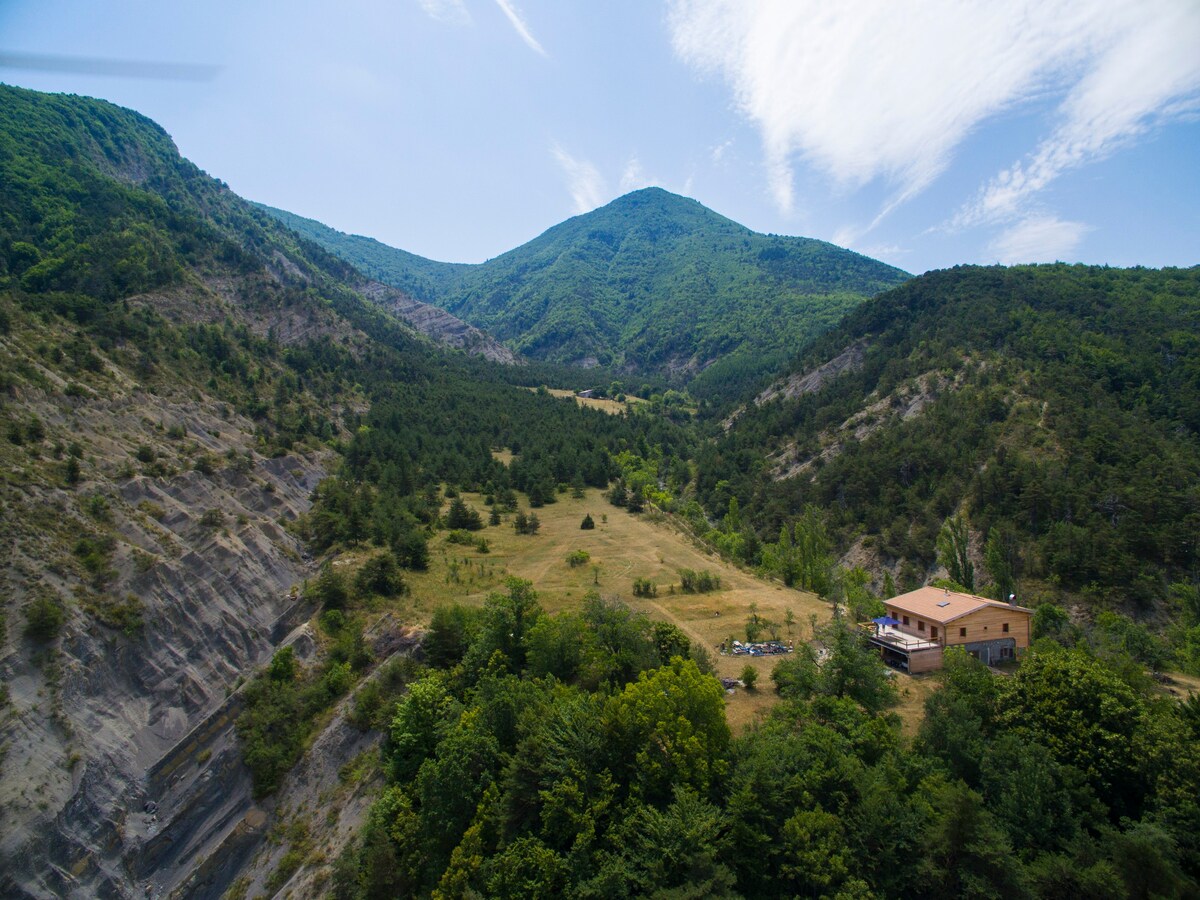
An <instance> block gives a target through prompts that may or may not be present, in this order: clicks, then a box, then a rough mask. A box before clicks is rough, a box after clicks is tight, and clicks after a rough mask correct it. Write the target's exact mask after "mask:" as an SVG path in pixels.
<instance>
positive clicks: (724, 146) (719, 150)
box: [709, 138, 733, 163]
mask: <svg viewBox="0 0 1200 900" xmlns="http://www.w3.org/2000/svg"><path fill="white" fill-rule="evenodd" d="M732 146H733V138H730V139H729V140H727V141H725V142H723V143H720V144H717V145H716V146H715V147H713V148H712V150H710V151H709V157H710V158H711V159H712V161H713V163H719V162H720V161H721V160H722V159H723V158H724V157H725V151H726V150H728V149H729V148H730V147H732Z"/></svg>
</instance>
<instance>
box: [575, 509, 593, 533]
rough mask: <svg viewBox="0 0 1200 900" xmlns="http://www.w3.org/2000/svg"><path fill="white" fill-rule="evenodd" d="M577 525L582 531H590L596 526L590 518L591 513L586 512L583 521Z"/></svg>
mask: <svg viewBox="0 0 1200 900" xmlns="http://www.w3.org/2000/svg"><path fill="white" fill-rule="evenodd" d="M579 527H580V528H581V529H582V530H583V531H591V530H592V529H593V528H595V527H596V523H595V522H594V521H593V520H592V514H591V513H588V514H587V515H586V516H584V517H583V521H582V522H580V523H579Z"/></svg>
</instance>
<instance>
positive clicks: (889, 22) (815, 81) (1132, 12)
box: [668, 0, 1200, 230]
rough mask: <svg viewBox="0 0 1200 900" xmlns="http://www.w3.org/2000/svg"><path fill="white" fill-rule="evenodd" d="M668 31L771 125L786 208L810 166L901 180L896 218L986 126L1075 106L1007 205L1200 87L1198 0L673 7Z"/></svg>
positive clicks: (854, 178) (775, 171)
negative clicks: (1040, 105)
mask: <svg viewBox="0 0 1200 900" xmlns="http://www.w3.org/2000/svg"><path fill="white" fill-rule="evenodd" d="M668 21H669V25H670V29H671V37H672V43H673V46H674V49H675V52H676V54H677V55H678V56H679V57H680V58H681V59H683V60H684V61H686V62H688V63H689V64H691V65H693V66H695V67H697V68H699V69H701V70H704V71H708V72H712V73H715V74H717V75H719V76H720V77H722V78H724V79H725V80H726V81H727V82H728V83H729V84H730V86H731V88H732V90H733V93H734V97H735V102H736V104H737V107H738V108H739V109H740V111H741V112H742V113H743V114H744V115H745V116H746V117H748V118H749V119H750V120H751V121H752V122H753V123H754V124H755V125H756V126H757V128H758V130H759V133H760V135H761V138H762V142H763V150H764V156H765V168H766V171H767V178H768V182H769V184H770V187H771V191H772V193H773V195H774V198H775V201H776V204H777V205H778V206H779V207H780V208H781V209H782V210H784V211H790V210H791V208H792V206H793V202H794V200H793V193H794V191H793V166H794V165H795V164H796V163H797V162H801V163H804V164H806V165H809V166H812V167H815V168H816V169H818V170H819V171H821V172H824V173H826V174H827V175H829V176H831V177H832V178H833V179H834V180H835V181H836V182H838V183H839V185H841V186H842V187H849V188H854V187H859V186H862V185H864V184H866V183H868V182H870V181H873V180H875V179H884V180H886V181H887V182H888V183H890V184H891V185H893V187H894V189H895V194H894V196H893V197H892V199H891V200H890V201H888V203H887V204H886V205H885V208H884V210H883V212H882V214H881V215H886V214H887V212H888V211H890V209H892V208H894V207H895V206H896V205H898V204H900V203H903V202H904V201H906V200H908V199H909V198H911V197H912V196H914V195H916V194H917V193H919V192H920V191H922V190H923V189H924V188H926V187H927V186H928V185H929V184H930V183H931V182H932V181H933V180H934V179H936V178H937V177H938V175H940V174H941V172H942V171H943V170H944V169H945V167H946V166H947V165H948V163H949V162H950V160H951V159H952V157H953V155H954V151H955V149H956V148H957V147H958V146H959V145H960V144H961V142H962V141H963V140H964V139H965V138H966V137H967V136H968V135H970V134H971V132H972V131H973V130H975V129H976V128H978V127H979V126H980V125H981V124H982V123H984V122H985V121H987V120H988V119H990V118H992V117H994V116H996V115H997V114H999V113H1002V112H1005V111H1009V110H1011V109H1012V108H1013V107H1015V106H1017V105H1019V104H1022V103H1025V102H1028V101H1030V100H1033V99H1045V98H1046V97H1047V96H1049V97H1063V98H1064V99H1062V101H1061V104H1060V105H1059V107H1058V109H1057V112H1056V113H1055V116H1056V119H1057V122H1056V124H1055V126H1054V131H1053V134H1052V136H1051V137H1049V138H1047V139H1046V140H1045V141H1044V142H1043V144H1042V145H1041V147H1039V148H1038V150H1037V151H1036V152H1035V153H1034V155H1033V158H1032V159H1031V160H1030V161H1029V162H1028V163H1027V164H1024V165H1018V166H1014V167H1013V168H1012V169H1010V170H1009V171H1008V172H1006V173H1002V175H1001V176H1000V177H999V178H998V179H997V181H996V191H995V192H994V193H995V196H994V197H993V196H991V195H990V194H989V196H988V197H987V198H985V199H986V201H987V203H988V204H990V205H993V206H1000V205H1003V204H1004V203H1005V202H1006V201H1005V200H1004V195H1005V194H1007V195H1015V196H1016V199H1017V200H1020V199H1022V198H1024V197H1027V196H1029V195H1030V194H1032V193H1033V192H1035V191H1037V190H1040V188H1041V187H1044V186H1045V185H1046V184H1047V183H1049V181H1050V180H1052V179H1053V178H1054V177H1055V176H1056V175H1057V174H1058V173H1060V172H1062V171H1065V170H1066V169H1067V168H1069V167H1071V166H1075V165H1080V164H1083V163H1085V162H1087V161H1089V160H1092V159H1095V158H1096V157H1097V156H1100V155H1103V154H1104V153H1107V152H1110V151H1111V149H1112V148H1113V147H1115V146H1118V145H1119V143H1120V142H1121V141H1122V140H1128V139H1130V138H1133V137H1135V136H1136V135H1137V134H1139V133H1140V132H1141V131H1143V130H1145V128H1147V127H1148V125H1149V123H1150V122H1151V121H1153V119H1154V117H1155V116H1169V115H1172V114H1173V113H1175V112H1176V111H1177V110H1178V108H1179V103H1180V101H1181V100H1185V99H1187V98H1189V97H1190V98H1194V97H1195V94H1196V92H1197V90H1200V50H1198V49H1197V48H1200V3H1197V2H1196V0H1140V2H1138V3H1130V2H1128V0H1006V2H1000V0H992V2H968V0H906V2H902V0H861V2H855V3H829V2H824V0H762V2H758V3H744V2H741V0H674V2H673V3H672V5H671V8H670V12H669V17H668ZM876 221H878V219H877V220H876ZM873 224H874V223H873ZM868 230H869V229H868Z"/></svg>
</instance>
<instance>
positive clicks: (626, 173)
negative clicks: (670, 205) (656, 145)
mask: <svg viewBox="0 0 1200 900" xmlns="http://www.w3.org/2000/svg"><path fill="white" fill-rule="evenodd" d="M657 184H658V181H657V180H655V179H653V178H651V177H650V176H648V175H647V174H646V170H645V169H643V168H642V161H641V160H640V159H638V158H637V157H636V156H631V157H629V161H628V162H627V163H625V169H624V170H623V171H622V172H621V193H622V194H628V193H629V192H630V191H636V190H639V189H640V188H644V187H653V186H655V185H657Z"/></svg>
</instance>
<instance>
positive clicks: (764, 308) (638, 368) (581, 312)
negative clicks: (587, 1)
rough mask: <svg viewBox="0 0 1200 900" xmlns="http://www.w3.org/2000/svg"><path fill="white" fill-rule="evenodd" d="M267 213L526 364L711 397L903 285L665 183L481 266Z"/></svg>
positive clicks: (865, 264)
mask: <svg viewBox="0 0 1200 900" xmlns="http://www.w3.org/2000/svg"><path fill="white" fill-rule="evenodd" d="M270 211H271V212H272V213H273V214H275V215H278V216H280V217H281V219H282V220H283V221H284V222H285V223H286V224H288V225H289V226H290V227H293V228H295V229H296V230H297V231H298V232H299V233H301V234H304V235H305V236H306V237H308V238H310V239H312V240H314V241H316V242H318V243H320V244H321V245H322V246H324V247H325V248H326V249H328V250H330V251H331V252H333V253H336V254H338V255H339V256H342V257H343V258H344V259H347V260H348V261H350V262H352V263H353V264H354V265H356V266H359V267H361V268H362V269H363V271H364V272H367V273H369V274H371V275H372V277H375V278H378V279H379V280H380V281H384V282H386V283H388V284H392V285H395V286H397V287H400V288H403V289H405V290H409V291H412V292H413V293H414V295H415V296H417V297H419V298H420V299H423V300H427V301H428V302H432V303H436V304H437V305H439V306H442V307H444V308H446V309H448V310H449V311H450V312H452V313H454V314H455V315H457V316H459V317H461V318H464V319H466V320H467V321H469V322H471V323H473V324H475V325H478V326H479V327H481V328H483V329H485V330H487V331H489V332H490V333H492V334H494V335H495V336H496V337H498V338H500V339H502V340H504V341H506V342H508V343H509V345H510V346H512V347H513V349H515V350H517V351H518V352H520V353H523V354H525V355H527V356H530V357H533V358H537V359H544V360H551V361H555V362H561V363H569V364H572V365H583V366H594V365H601V366H605V367H610V366H611V367H615V368H617V369H619V370H624V371H626V372H628V373H641V372H657V373H665V374H668V375H672V376H675V377H676V379H677V381H680V382H691V390H692V391H693V392H694V393H699V394H702V395H706V396H717V397H731V396H734V395H735V394H736V392H737V391H738V390H741V389H744V387H745V386H746V385H753V384H754V382H755V380H756V379H757V378H759V377H761V376H763V375H765V374H767V373H768V372H770V371H771V370H772V368H773V367H775V366H778V365H780V364H781V363H782V362H783V361H784V360H785V359H786V358H787V357H788V355H790V354H791V353H793V352H794V351H795V348H796V347H798V346H800V345H801V344H803V343H804V342H805V341H806V340H808V339H810V338H811V337H813V336H815V335H817V334H819V333H820V332H822V331H824V330H825V329H827V328H829V327H831V326H832V325H833V324H835V323H836V322H837V321H838V320H839V319H840V318H841V317H842V316H843V315H844V314H845V313H846V312H847V311H848V310H850V309H852V308H853V307H854V306H856V305H857V304H859V303H861V302H862V300H863V299H865V298H866V297H869V296H871V295H873V294H875V293H878V292H879V291H881V290H884V289H886V288H888V287H892V286H894V285H896V284H899V283H901V282H902V281H904V280H905V279H906V278H907V277H908V276H907V275H906V274H905V273H903V272H901V271H900V270H898V269H894V268H892V267H891V266H887V265H884V264H883V263H880V262H877V261H875V260H872V259H869V258H867V257H864V256H860V255H859V254H857V253H852V252H850V251H848V250H843V249H840V248H838V247H834V246H833V245H831V244H827V243H824V242H822V241H816V240H811V239H807V238H797V237H780V236H774V235H762V234H756V233H755V232H752V231H750V230H749V229H748V228H745V227H743V226H741V225H738V224H737V223H736V222H732V221H730V220H729V219H726V218H724V217H723V216H720V215H717V214H716V213H714V212H712V211H711V210H709V209H706V208H705V207H703V206H702V205H700V204H699V203H697V202H696V201H694V200H689V199H687V198H684V197H679V196H677V195H675V194H671V193H668V192H667V191H664V190H662V189H660V188H646V189H643V190H640V191H635V192H633V193H631V194H627V195H626V196H624V197H621V198H619V199H617V200H614V201H613V202H612V203H610V204H608V205H607V206H605V207H603V208H601V209H598V210H595V211H593V212H590V213H586V214H584V215H581V216H577V217H575V218H573V219H570V220H568V221H566V222H563V223H562V224H560V225H556V226H555V227H553V228H551V229H550V230H548V231H547V232H546V233H545V234H543V235H541V236H540V237H538V238H535V239H534V240H532V241H530V242H529V243H527V244H524V245H523V246H521V247H518V248H516V249H515V250H511V251H509V252H508V253H505V254H503V255H501V256H498V257H496V258H495V259H492V260H489V261H488V262H486V263H483V264H481V265H474V266H465V265H450V264H441V263H433V262H431V261H430V260H425V259H421V258H420V257H416V256H413V255H412V254H409V253H405V252H403V251H399V250H394V249H392V248H388V247H386V246H384V245H382V244H379V243H378V242H375V241H372V240H370V239H369V238H361V237H355V236H348V235H344V234H341V233H339V232H336V231H333V230H332V229H329V228H326V227H325V226H322V225H320V224H319V223H315V222H312V221H311V220H304V219H300V218H299V217H295V216H291V215H289V214H286V213H281V212H279V211H275V210H270ZM701 373H703V374H701ZM697 375H699V376H700V378H699V380H697V381H693V380H692V379H694V378H695V377H696V376H697Z"/></svg>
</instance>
